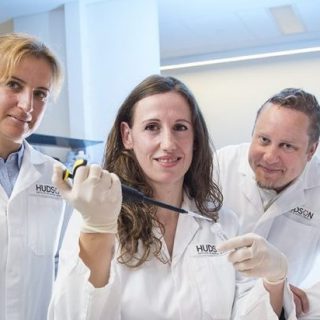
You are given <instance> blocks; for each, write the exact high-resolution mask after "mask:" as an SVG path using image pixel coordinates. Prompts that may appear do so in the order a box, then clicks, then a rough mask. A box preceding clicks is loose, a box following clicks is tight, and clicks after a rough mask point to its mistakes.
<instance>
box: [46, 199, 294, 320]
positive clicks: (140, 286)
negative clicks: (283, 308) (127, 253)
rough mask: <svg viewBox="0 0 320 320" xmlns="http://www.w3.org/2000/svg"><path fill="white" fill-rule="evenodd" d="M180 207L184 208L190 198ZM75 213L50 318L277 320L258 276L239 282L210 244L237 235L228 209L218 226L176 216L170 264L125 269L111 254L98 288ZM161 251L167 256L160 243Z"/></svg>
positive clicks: (287, 297) (288, 299)
mask: <svg viewBox="0 0 320 320" xmlns="http://www.w3.org/2000/svg"><path fill="white" fill-rule="evenodd" d="M182 207H184V208H186V209H190V202H188V201H187V202H184V204H183V206H182ZM191 209H192V206H191ZM193 209H194V208H193ZM172 214H175V213H172ZM78 217H79V216H78V215H77V216H75V214H74V215H73V217H72V218H71V221H70V223H69V226H68V228H69V230H67V233H66V237H65V239H64V244H63V247H62V250H61V251H60V256H61V258H62V259H61V268H60V269H59V274H58V279H57V282H56V284H55V289H54V294H53V299H52V301H51V304H50V307H49V315H48V319H49V320H62V319H63V320H79V319H81V320H85V319H86V320H93V319H94V320H99V319H101V320H106V319H108V320H120V319H121V320H149V319H152V320H169V319H170V320H178V319H181V320H185V319H188V320H209V319H210V320H212V319H216V320H218V319H219V320H230V319H246V320H250V319H254V320H257V319H259V320H264V319H265V320H272V319H278V318H277V316H276V315H275V313H274V312H273V310H272V307H271V306H270V304H269V294H268V293H267V291H266V290H265V289H264V286H263V284H262V281H257V282H255V281H253V280H248V279H242V281H240V282H237V279H236V273H235V271H234V268H233V266H232V264H231V263H229V262H228V261H227V255H226V254H219V253H218V252H217V251H216V250H215V245H216V244H217V243H219V242H221V241H223V239H224V238H223V232H224V234H225V235H226V236H227V237H233V236H234V235H236V234H237V228H238V224H237V220H236V216H235V215H234V214H233V213H232V212H231V211H226V210H222V211H221V222H220V223H221V225H223V230H224V231H222V228H221V227H220V225H219V224H212V223H210V222H208V221H205V220H199V219H197V218H193V217H188V216H184V215H180V216H179V221H178V225H177V230H176V236H175V244H174V248H173V253H172V260H171V262H170V263H167V264H163V263H161V262H160V261H159V260H157V259H155V258H150V260H149V261H148V262H146V263H145V264H144V265H143V266H141V267H139V268H136V269H130V268H128V267H126V266H124V265H121V264H119V263H117V261H116V260H113V263H112V269H111V276H110V281H109V284H108V285H106V286H105V287H104V288H99V289H95V288H93V286H92V285H91V284H90V283H89V282H88V277H89V270H88V268H87V267H86V266H85V265H84V264H83V262H82V261H81V260H80V259H79V258H78V251H79V249H78V236H79V221H78V222H77V221H76V220H77V219H78ZM162 254H163V256H165V257H169V255H168V251H167V249H166V246H165V243H164V242H163V249H162ZM238 280H239V279H238ZM254 284H255V286H254V287H253V289H252V290H251V291H250V288H252V286H253V285H254ZM249 291H250V292H249ZM288 292H289V290H288V288H287V289H286V291H285V301H286V305H288V309H291V310H292V313H291V316H290V317H288V319H295V317H294V313H295V311H294V309H293V302H292V300H291V296H290V294H288ZM240 297H242V298H240ZM237 298H239V299H238V300H237V303H234V301H235V299H237ZM232 311H233V312H234V314H233V315H232Z"/></svg>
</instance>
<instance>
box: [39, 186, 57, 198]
mask: <svg viewBox="0 0 320 320" xmlns="http://www.w3.org/2000/svg"><path fill="white" fill-rule="evenodd" d="M34 195H37V196H46V197H50V198H52V197H54V198H60V197H61V195H60V193H59V191H58V189H57V188H56V187H55V186H52V185H48V184H36V185H35V194H34Z"/></svg>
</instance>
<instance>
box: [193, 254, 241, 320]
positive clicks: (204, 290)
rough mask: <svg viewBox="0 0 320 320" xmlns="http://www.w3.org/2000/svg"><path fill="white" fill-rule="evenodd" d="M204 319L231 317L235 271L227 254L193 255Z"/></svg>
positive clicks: (221, 319)
mask: <svg viewBox="0 0 320 320" xmlns="http://www.w3.org/2000/svg"><path fill="white" fill-rule="evenodd" d="M193 267H194V271H195V272H194V274H195V278H196V282H197V285H198V290H199V292H200V295H201V301H202V303H203V310H204V314H205V315H206V317H205V319H219V320H223V319H225V320H227V319H230V318H231V312H232V305H233V300H234V296H235V271H234V269H233V267H232V265H231V264H230V263H229V262H228V261H227V255H220V256H198V257H193Z"/></svg>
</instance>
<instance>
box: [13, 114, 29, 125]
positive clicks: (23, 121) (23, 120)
mask: <svg viewBox="0 0 320 320" xmlns="http://www.w3.org/2000/svg"><path fill="white" fill-rule="evenodd" d="M10 117H11V118H13V119H14V120H17V121H19V122H22V123H26V124H29V123H30V122H31V120H27V119H21V118H18V117H16V116H14V115H10Z"/></svg>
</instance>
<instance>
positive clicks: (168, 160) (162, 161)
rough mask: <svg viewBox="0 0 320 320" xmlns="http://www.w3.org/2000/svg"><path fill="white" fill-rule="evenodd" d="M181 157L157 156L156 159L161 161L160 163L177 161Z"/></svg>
mask: <svg viewBox="0 0 320 320" xmlns="http://www.w3.org/2000/svg"><path fill="white" fill-rule="evenodd" d="M180 159H181V157H176V158H156V159H155V160H156V161H158V162H160V163H175V162H177V161H179V160H180Z"/></svg>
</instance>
